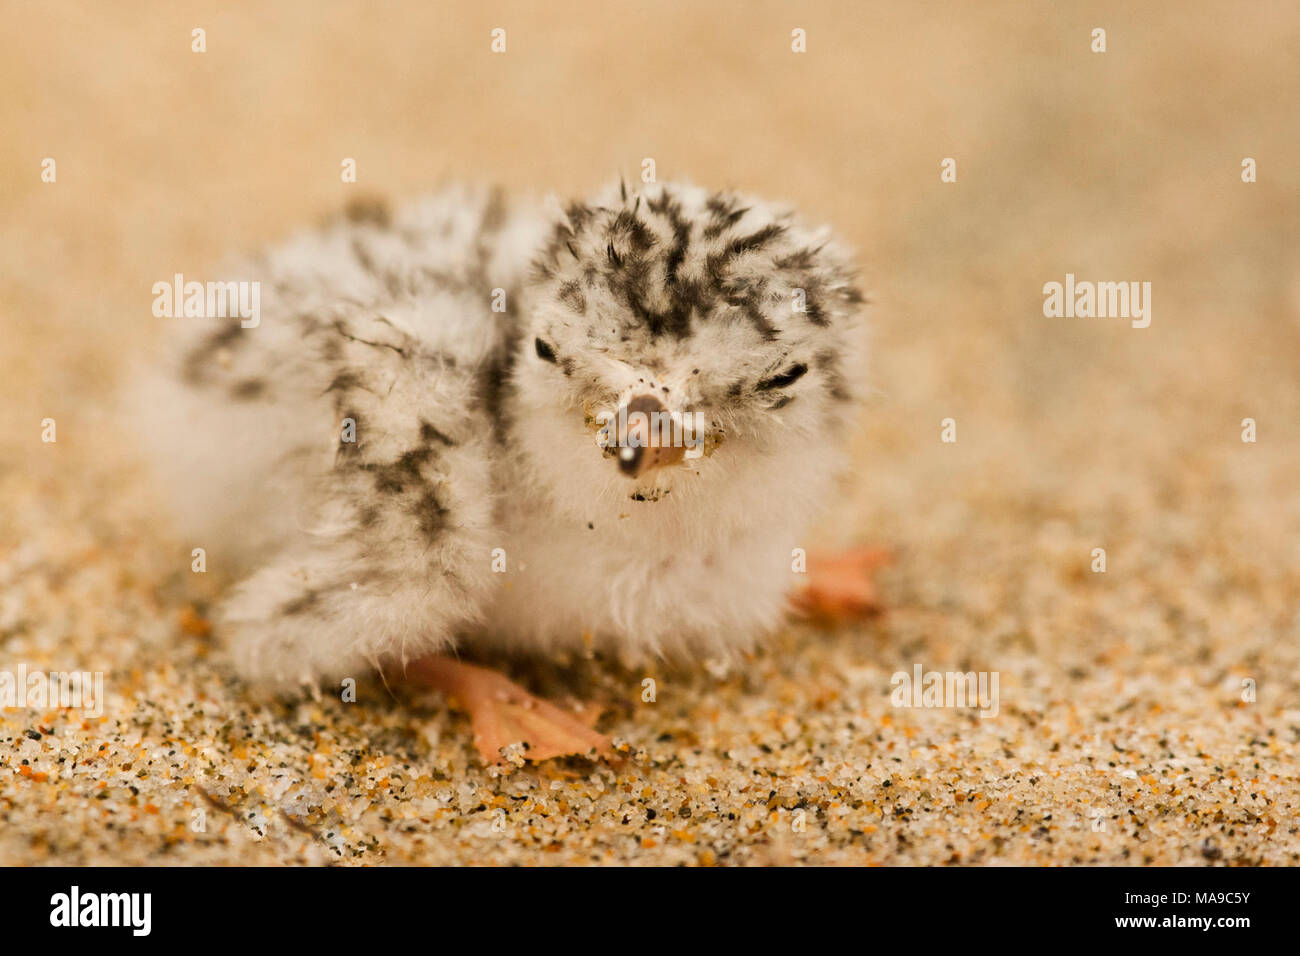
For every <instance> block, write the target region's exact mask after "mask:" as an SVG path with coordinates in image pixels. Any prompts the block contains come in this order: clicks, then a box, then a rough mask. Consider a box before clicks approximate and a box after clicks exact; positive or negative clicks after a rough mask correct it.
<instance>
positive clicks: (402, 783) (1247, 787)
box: [0, 0, 1300, 864]
mask: <svg viewBox="0 0 1300 956" xmlns="http://www.w3.org/2000/svg"><path fill="white" fill-rule="evenodd" d="M1141 7H1142V9H1140V10H1135V9H1133V5H1131V4H1124V3H1113V4H1068V5H1065V4H1032V3H1003V4H995V3H981V4H967V3H953V4H902V3H898V4H890V5H884V4H860V3H814V4H807V5H792V4H786V3H755V2H745V3H737V2H729V3H689V2H656V3H654V4H644V3H601V4H597V3H588V4H582V3H567V2H547V3H544V4H542V3H494V4H477V3H456V4H442V3H439V4H422V3H410V4H395V3H394V4H375V3H312V2H302V3H288V2H284V3H276V4H274V5H265V6H263V5H254V4H251V3H250V4H231V3H225V2H223V3H215V2H214V3H192V4H181V5H174V4H165V3H140V4H130V3H126V4H113V5H107V4H93V3H84V4H73V3H59V4H51V3H35V2H32V3H25V2H13V0H6V2H3V3H0V52H2V54H3V55H0V130H2V131H3V136H0V224H2V227H0V317H2V318H3V329H4V336H3V340H2V341H0V369H3V372H2V373H0V399H2V400H3V407H4V409H5V414H4V415H3V416H0V500H2V501H3V505H2V506H0V507H2V508H3V513H2V514H0V668H5V667H13V666H15V665H16V663H17V662H19V661H23V662H27V664H28V666H29V667H37V666H44V667H57V668H73V667H76V668H81V669H86V668H91V669H96V668H97V669H104V670H106V671H107V672H108V678H107V680H108V683H109V686H110V693H111V696H110V701H109V707H108V710H107V711H106V715H105V719H104V720H103V721H98V722H96V721H83V720H82V719H81V717H80V715H77V714H74V713H70V712H61V711H51V712H47V713H37V712H32V711H26V710H15V709H10V710H7V711H4V712H3V713H0V810H2V812H3V814H4V818H5V820H6V821H7V823H8V824H9V825H7V826H5V827H4V828H2V830H3V833H2V835H0V859H4V860H6V861H10V862H15V861H18V862H40V861H52V860H59V861H63V862H77V861H85V860H94V861H102V862H112V861H118V862H139V861H161V862H168V861H170V862H198V861H204V862H219V861H244V862H275V861H297V862H330V861H335V860H345V861H349V862H352V861H360V862H411V861H413V862H459V861H471V862H483V861H493V860H499V861H507V860H509V861H520V862H548V863H561V862H611V861H621V860H627V861H632V862H640V863H664V862H703V863H710V862H732V863H749V862H771V861H777V862H782V861H790V862H793V861H808V862H868V861H872V862H885V863H890V862H903V863H940V862H951V863H971V862H976V863H987V862H994V861H999V862H1003V861H1005V862H1057V863H1071V862H1106V863H1143V862H1160V863H1196V864H1202V863H1225V862H1227V863H1232V862H1236V863H1261V862H1263V863H1284V864H1295V863H1297V862H1300V838H1298V837H1297V824H1296V818H1297V811H1298V810H1300V767H1298V765H1297V761H1296V759H1295V754H1296V748H1297V746H1298V741H1300V493H1298V492H1297V481H1298V479H1297V475H1300V414H1298V413H1300V374H1298V373H1300V117H1298V116H1297V112H1296V104H1297V103H1300V71H1297V70H1296V63H1297V62H1300V10H1297V8H1296V7H1295V5H1294V4H1292V3H1289V2H1277V3H1265V2H1260V3H1249V4H1240V3H1230V2H1222V3H1183V2H1179V3H1174V2H1170V3H1152V4H1142V5H1141ZM195 27H202V28H204V29H205V30H206V31H207V52H206V53H204V54H195V53H192V52H191V49H190V45H191V30H192V29H193V28H195ZM494 27H504V28H505V29H506V30H507V43H508V52H507V53H505V54H504V55H493V54H492V53H491V52H490V51H489V41H490V36H489V34H490V31H491V29H492V28H494ZM795 27H800V28H803V29H804V30H806V31H807V36H808V41H807V43H808V52H807V53H806V54H802V55H796V54H793V53H791V51H790V33H791V30H792V29H793V28H795ZM1094 27H1103V28H1105V29H1106V31H1107V44H1108V52H1106V53H1105V54H1095V53H1093V52H1091V50H1090V42H1091V40H1090V33H1091V31H1092V29H1093V28H1094ZM349 156H350V157H355V158H356V160H357V164H358V173H359V180H360V182H359V184H358V185H357V186H349V185H345V184H343V183H341V182H340V178H339V163H340V161H341V159H342V158H343V157H349ZM647 156H649V157H653V158H654V159H655V160H656V163H657V168H658V176H659V178H660V180H667V179H672V178H689V179H693V180H695V181H697V182H701V183H705V184H709V185H716V186H735V187H738V188H741V189H745V190H751V191H755V192H760V193H764V194H767V195H770V196H773V197H780V198H786V199H789V200H792V201H794V202H795V203H797V204H798V205H800V206H801V207H802V208H803V209H804V210H805V211H806V212H807V213H808V214H809V215H810V216H813V217H816V218H820V219H823V220H826V221H829V222H831V223H833V224H834V225H835V226H836V228H837V229H838V230H839V231H840V232H841V233H842V234H844V235H845V236H846V238H847V239H848V240H849V241H850V242H851V243H852V244H854V245H855V246H856V248H857V249H858V250H860V259H861V264H862V267H863V272H864V284H865V285H866V286H867V287H868V288H869V289H870V290H871V292H872V297H873V300H874V303H875V306H874V322H875V342H876V348H875V353H874V365H873V367H872V368H871V369H870V370H867V369H864V370H863V374H864V375H867V374H870V377H871V380H872V382H873V384H874V386H875V389H876V392H877V395H878V398H877V400H876V402H875V404H874V407H873V408H872V409H871V412H870V414H869V416H868V417H867V419H866V420H865V422H864V428H863V430H862V433H861V436H860V448H859V458H858V461H859V467H858V469H857V473H856V475H855V476H854V480H853V482H852V483H851V485H850V486H849V487H848V488H847V489H846V496H845V499H844V501H843V502H842V503H840V505H839V506H838V508H837V513H836V520H835V523H834V527H835V529H836V533H837V534H838V535H839V536H840V537H841V538H843V539H845V540H856V541H863V542H867V543H871V544H888V545H891V546H893V547H895V548H897V549H898V551H899V560H898V562H897V563H896V564H895V565H894V567H893V568H891V569H890V570H889V572H888V573H887V574H886V575H885V577H884V581H883V589H884V594H885V597H886V600H887V602H888V604H889V605H890V608H891V610H890V612H889V613H888V615H887V616H886V617H885V618H883V619H881V620H879V621H876V622H874V623H872V624H870V625H869V626H867V627H865V628H863V629H862V630H861V631H860V632H857V633H847V634H839V635H836V636H833V637H825V636H821V635H817V634H814V633H811V632H804V631H800V630H797V629H795V630H792V631H791V633H790V634H789V635H787V637H786V638H784V639H783V640H782V641H781V642H779V643H778V645H777V646H776V647H775V648H774V650H773V651H771V652H769V653H766V654H764V655H760V656H759V657H758V658H757V659H756V660H755V661H753V662H752V667H751V669H750V670H749V671H748V672H747V673H744V674H739V675H737V674H732V675H725V676H717V675H711V674H709V673H707V672H705V671H703V670H702V671H701V672H700V673H698V674H694V675H690V674H688V675H672V676H666V677H665V678H664V679H665V681H666V687H667V688H668V689H667V690H666V691H664V692H661V699H660V702H659V703H658V704H656V705H653V706H648V705H642V704H641V703H640V702H639V690H640V687H639V681H640V679H641V677H642V675H640V674H623V673H620V672H619V671H618V670H617V669H616V668H613V667H612V665H610V666H604V665H601V664H600V663H599V662H597V663H596V664H594V665H590V670H591V671H592V672H591V673H590V674H587V675H586V676H585V677H584V678H583V679H582V680H583V683H580V684H579V685H578V688H577V689H578V690H580V691H583V692H585V693H587V694H592V693H593V690H592V688H593V687H595V688H599V689H600V691H601V692H603V693H604V695H605V696H606V697H610V698H614V699H620V700H625V701H626V702H627V703H626V705H625V706H624V707H622V708H621V709H619V708H616V709H615V713H614V714H613V716H612V717H611V718H609V720H610V723H609V724H608V729H609V730H610V732H611V733H614V734H615V735H616V736H620V737H621V738H623V739H625V740H627V741H628V744H629V748H630V752H632V753H634V754H636V757H635V759H633V760H630V761H629V762H628V763H627V764H626V765H625V766H624V767H622V768H621V769H610V768H605V767H596V768H592V767H591V766H590V765H586V764H582V763H578V764H575V765H572V766H570V765H564V766H553V767H542V768H540V769H536V770H534V769H529V770H526V771H521V772H520V773H517V774H515V775H513V776H511V777H509V778H505V779H501V778H497V777H494V776H492V775H490V774H488V773H485V772H483V771H482V770H481V769H479V768H478V767H477V766H476V764H475V763H474V762H473V761H472V759H471V758H470V755H469V751H470V748H469V743H468V729H467V727H466V725H465V724H464V722H463V721H461V720H460V719H459V718H456V717H449V716H448V715H447V714H446V713H445V709H444V708H443V707H442V706H441V705H440V703H439V702H438V701H423V702H421V701H412V700H410V699H409V698H403V699H402V700H400V701H398V700H395V699H393V698H391V697H389V696H388V695H387V693H386V692H385V691H384V690H383V689H382V687H379V686H378V685H376V687H374V688H369V689H368V690H370V691H373V693H371V694H370V696H369V697H367V696H365V695H363V699H362V703H361V704H359V705H354V706H352V707H350V708H349V707H344V706H342V705H338V704H332V703H331V702H330V701H329V700H326V701H325V702H323V703H316V702H313V701H311V700H310V699H304V700H302V701H299V702H291V703H288V704H285V703H278V704H263V703H254V702H252V701H251V700H249V699H248V698H247V697H246V695H245V694H244V692H243V690H242V689H241V688H240V687H239V686H238V684H236V683H235V682H233V681H232V680H231V679H230V678H229V676H228V674H227V673H226V672H225V670H224V669H223V668H222V665H221V663H220V655H219V648H218V646H217V645H215V644H213V643H212V642H211V641H210V639H209V636H208V635H206V634H205V627H204V624H203V622H202V620H201V613H202V609H203V606H204V605H203V601H204V600H205V599H206V597H207V595H205V594H204V593H202V591H201V590H200V589H199V588H198V586H197V585H195V584H194V582H193V578H194V577H195V576H192V575H189V573H188V562H189V557H188V555H189V548H190V546H191V545H190V544H188V543H185V542H178V541H176V540H175V539H174V538H171V537H169V532H168V530H167V529H166V528H165V527H159V526H158V524H157V522H156V521H155V520H154V518H153V515H152V507H151V506H152V500H153V496H152V493H151V492H150V491H149V487H148V478H147V476H146V475H144V474H143V473H142V472H141V471H140V470H139V468H138V466H137V464H136V462H135V460H134V452H133V451H132V441H133V439H132V435H131V423H130V422H123V421H120V420H118V419H117V418H116V417H114V416H113V415H112V414H110V411H109V410H110V409H111V404H110V401H111V396H112V393H113V389H114V388H115V386H116V384H117V383H118V382H120V381H121V378H122V376H123V374H124V369H125V368H126V367H127V363H128V362H130V361H131V360H133V359H134V358H136V357H137V356H139V355H140V354H141V351H142V350H143V349H145V348H146V347H147V345H148V344H149V343H150V342H153V341H155V340H156V338H157V336H159V335H160V334H162V333H163V332H164V331H165V322H166V320H158V319H154V318H153V317H152V316H151V314H150V305H151V302H152V295H151V293H150V286H151V285H152V284H153V283H154V282H155V281H158V280H159V279H166V278H168V277H170V276H171V275H172V274H173V273H174V272H183V273H185V274H186V275H187V277H188V276H191V275H192V276H195V277H198V276H203V275H206V274H208V273H210V272H211V271H212V270H213V269H215V268H217V267H218V266H219V265H220V264H221V263H222V262H223V261H225V260H226V259H227V258H228V257H230V256H232V255H235V254H238V253H241V252H243V251H246V250H247V249H249V248H253V247H256V246H258V245H261V244H264V243H266V242H269V241H273V240H275V239H277V238H279V237H281V236H284V235H285V234H287V233H288V232H289V231H291V230H293V229H295V228H297V227H299V226H301V225H304V224H310V223H312V222H315V221H318V220H320V219H321V218H322V217H324V216H325V215H327V214H329V213H331V212H333V211H334V210H336V209H337V208H338V207H339V206H340V205H341V204H342V203H343V202H345V201H346V200H347V199H348V198H350V197H351V196H352V195H354V194H355V193H354V192H353V191H354V190H359V189H361V190H365V191H366V192H368V193H374V192H381V193H384V194H388V195H390V196H393V197H397V198H400V197H403V196H407V195H414V194H418V193H420V192H422V191H425V190H428V189H430V188H433V187H435V186H436V185H438V184H439V183H441V182H443V181H446V180H448V179H454V178H474V179H479V178H486V179H492V180H496V181H499V182H501V183H503V184H505V185H507V186H509V187H511V188H514V189H518V190H523V191H528V192H536V193H544V192H546V191H548V190H555V191H557V192H559V193H560V194H561V195H567V194H570V193H573V194H579V193H582V192H585V191H587V190H588V189H590V188H591V187H592V186H594V185H597V184H599V183H602V182H604V181H605V180H607V179H608V178H610V177H611V176H612V175H614V174H615V173H617V172H618V171H619V170H622V171H624V172H626V173H627V174H628V175H629V176H636V175H637V173H638V171H639V169H640V164H641V160H642V158H643V157H647ZM1247 156H1249V157H1253V158H1254V159H1255V160H1257V162H1258V176H1259V181H1258V182H1257V183H1254V184H1249V185H1248V184H1243V183H1242V181H1241V178H1240V171H1241V161H1242V158H1243V157H1247ZM45 157H53V158H55V160H56V161H57V173H58V181H57V183H55V184H44V183H42V182H41V179H40V173H41V160H42V159H43V158H45ZM944 157H954V158H955V159H956V160H957V169H958V182H957V183H955V184H943V183H941V182H940V179H939V164H940V161H941V160H942V159H943V158H944ZM1066 272H1073V273H1075V274H1076V275H1077V276H1078V277H1079V278H1080V279H1095V280H1115V281H1119V280H1136V281H1149V282H1151V283H1152V284H1153V295H1152V301H1153V319H1152V323H1151V327H1150V328H1148V329H1145V330H1136V329H1132V328H1130V327H1129V324H1128V322H1127V321H1124V320H1117V319H1048V318H1044V316H1043V314H1042V302H1043V297H1042V292H1041V289H1042V286H1043V284H1044V283H1045V282H1049V281H1062V280H1063V278H1064V275H1065V273H1066ZM949 416H951V417H952V418H954V419H955V420H956V421H957V428H958V442H957V444H955V445H946V444H941V443H940V441H939V423H940V421H941V419H943V418H945V417H949ZM47 417H50V418H54V419H56V421H57V423H58V426H57V427H58V442H57V444H54V445H49V444H43V443H42V442H41V441H40V422H41V420H42V419H44V418H47ZM1245 417H1252V418H1254V419H1255V420H1256V421H1257V423H1258V429H1259V441H1258V442H1257V443H1256V444H1245V443H1243V442H1242V441H1241V440H1240V431H1241V425H1240V423H1241V420H1242V419H1243V418H1245ZM1095 547H1104V548H1106V550H1107V553H1108V565H1109V569H1108V571H1107V573H1105V574H1093V573H1092V572H1091V571H1090V570H1089V564H1090V561H1091V555H1090V552H1091V550H1092V549H1093V548H1095ZM205 583H206V582H205ZM191 605H193V608H197V611H195V610H193V609H191V610H186V609H187V608H190V607H191ZM914 663H921V664H923V665H924V666H925V667H926V668H928V669H954V668H961V669H963V670H965V669H976V670H996V671H999V672H1000V674H1001V681H1002V683H1001V694H1002V712H1001V714H1000V716H999V717H998V718H997V719H995V720H985V721H981V720H979V719H978V718H972V717H970V715H969V714H968V713H966V712H955V711H908V710H896V709H893V708H891V707H890V705H889V699H888V695H889V675H890V674H892V673H893V672H894V671H896V670H909V671H910V669H911V667H912V665H913V664H914ZM557 666H558V667H559V668H560V672H561V673H563V669H564V668H563V662H560V664H559V665H557ZM583 666H584V668H587V667H588V665H586V664H584V665H583ZM553 676H554V675H552V677H553ZM1243 679H1249V680H1253V681H1255V683H1256V687H1257V695H1258V697H1257V700H1255V701H1254V702H1249V703H1248V702H1244V701H1242V699H1241V696H1242V693H1241V686H1242V681H1243ZM539 686H540V685H539ZM595 696H600V694H595ZM760 781H761V783H760ZM769 791H770V793H769ZM205 794H206V796H205ZM195 808H206V812H207V813H208V821H207V826H206V829H205V830H203V831H196V830H194V828H193V827H192V826H191V823H192V816H193V812H194V810H195ZM493 808H496V809H504V810H506V811H507V812H508V814H509V815H510V827H509V828H508V830H507V833H506V835H505V836H503V835H502V834H501V833H497V832H494V831H491V830H490V829H485V827H486V824H487V822H488V821H487V818H486V816H485V814H487V813H490V812H494V810H493ZM654 808H657V811H656V812H655V813H654V814H653V817H652V816H651V814H649V813H647V812H646V811H647V809H654ZM798 809H802V810H804V811H805V813H806V815H807V819H808V823H807V830H806V831H805V832H794V831H792V828H791V825H790V819H791V814H792V813H794V812H795V811H796V810H798ZM683 811H690V812H683ZM1098 821H1102V822H1103V823H1104V827H1098V826H1097V822H1098Z"/></svg>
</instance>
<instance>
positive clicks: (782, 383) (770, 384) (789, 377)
mask: <svg viewBox="0 0 1300 956" xmlns="http://www.w3.org/2000/svg"><path fill="white" fill-rule="evenodd" d="M807 371H808V366H807V365H804V364H803V362H799V363H798V364H795V365H791V366H790V367H789V368H788V369H786V370H785V371H784V372H782V373H781V374H780V375H773V376H772V377H771V378H765V379H763V381H761V382H759V383H758V391H760V392H768V391H771V390H772V389H774V388H785V387H786V386H787V385H791V384H793V383H794V382H796V381H798V380H799V379H800V378H801V377H802V376H803V374H804V373H805V372H807Z"/></svg>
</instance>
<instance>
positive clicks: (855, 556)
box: [790, 548, 894, 627]
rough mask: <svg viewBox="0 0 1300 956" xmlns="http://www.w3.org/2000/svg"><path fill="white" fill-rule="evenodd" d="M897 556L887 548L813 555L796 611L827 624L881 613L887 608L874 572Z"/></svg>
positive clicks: (798, 593) (792, 600) (796, 599)
mask: <svg viewBox="0 0 1300 956" xmlns="http://www.w3.org/2000/svg"><path fill="white" fill-rule="evenodd" d="M893 559H894V555H893V552H891V551H888V550H886V549H883V548H852V549H849V550H846V551H840V552H827V553H814V554H810V555H809V556H808V572H807V575H808V581H807V583H806V584H805V585H804V586H803V587H802V588H801V589H800V590H798V591H796V592H795V593H794V594H793V595H791V598H790V603H791V605H792V606H793V608H794V611H795V613H797V614H799V615H800V616H802V617H805V618H807V619H809V620H810V621H812V622H813V623H815V624H818V625H821V626H826V627H830V626H835V625H837V624H846V623H851V622H853V621H860V620H862V619H863V618H866V617H870V616H872V615H874V614H879V613H880V612H881V611H883V610H884V608H883V606H882V605H881V603H880V599H879V596H878V595H877V593H876V583H875V579H874V575H875V572H876V570H877V569H878V568H881V567H883V566H884V565H887V564H889V563H890V562H892V561H893Z"/></svg>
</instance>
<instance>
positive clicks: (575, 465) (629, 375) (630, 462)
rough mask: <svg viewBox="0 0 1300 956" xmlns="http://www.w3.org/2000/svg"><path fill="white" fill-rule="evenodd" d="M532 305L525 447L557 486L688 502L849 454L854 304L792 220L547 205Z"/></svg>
mask: <svg viewBox="0 0 1300 956" xmlns="http://www.w3.org/2000/svg"><path fill="white" fill-rule="evenodd" d="M527 302H528V305H527V308H526V309H525V311H524V314H525V316H526V318H525V320H524V329H523V334H522V337H521V339H520V353H519V354H518V355H517V357H516V362H515V371H514V380H515V386H516V392H517V396H518V398H519V405H518V414H519V415H520V416H521V417H522V418H524V419H525V420H524V421H523V422H521V423H520V425H521V426H522V427H521V428H519V429H518V436H517V437H518V439H519V440H520V441H522V442H524V443H525V444H526V446H527V447H526V448H525V449H524V450H525V452H526V454H527V455H528V456H529V458H530V459H531V461H532V464H533V466H534V471H536V472H538V473H539V474H540V476H541V477H543V478H544V479H547V480H549V481H550V482H551V483H552V484H555V485H557V486H563V487H564V488H565V489H567V490H569V491H573V492H575V493H588V494H591V493H596V494H600V495H607V496H609V497H610V498H611V500H615V499H616V500H619V501H624V500H626V499H629V498H630V499H631V500H633V501H654V502H662V501H666V500H668V498H669V495H670V494H671V495H676V498H675V500H677V501H681V500H683V499H684V498H689V497H691V496H692V495H693V494H695V493H696V491H697V490H698V489H699V488H701V487H709V486H712V487H714V488H715V489H718V488H721V487H725V486H726V485H727V484H728V483H729V482H730V483H735V482H739V481H747V480H749V481H752V480H753V479H754V476H755V475H757V474H760V473H762V472H764V471H770V470H772V469H786V470H787V471H789V470H790V469H793V471H794V472H799V471H800V470H801V469H799V468H798V467H795V465H794V461H795V458H796V456H799V455H804V456H806V455H808V454H809V452H811V453H812V454H813V456H814V458H820V457H821V456H820V455H818V454H817V452H818V451H829V450H832V449H837V448H838V447H839V446H841V445H842V444H843V441H844V435H843V429H844V425H845V422H846V420H847V419H848V418H849V416H850V413H851V411H852V406H853V400H854V398H855V394H854V392H855V382H856V381H857V380H858V379H859V378H860V371H861V369H860V363H861V361H862V353H861V349H860V345H861V343H860V335H859V332H860V321H859V312H860V310H861V302H862V297H861V295H860V293H859V292H858V291H857V289H856V287H855V286H854V284H853V274H852V271H851V269H850V267H849V264H848V259H847V256H846V255H845V254H844V253H843V252H842V251H841V250H840V248H839V247H838V246H837V245H836V244H835V243H834V241H832V239H831V237H830V236H829V234H828V233H827V232H825V231H815V230H812V229H809V228H807V227H805V226H804V225H803V224H801V223H800V222H799V221H798V220H797V218H796V217H795V216H794V215H793V214H792V213H791V212H790V211H788V210H785V209H783V208H781V207H778V206H774V205H772V204H770V203H767V202H763V201H761V200H757V199H754V198H752V197H746V196H738V195H733V194H730V193H710V192H708V191H706V190H704V189H700V188H697V187H690V186H673V185H663V186H660V185H650V186H646V187H644V188H643V189H642V190H640V191H634V190H632V189H630V188H628V187H625V186H623V185H621V184H618V185H615V186H613V187H611V188H610V189H608V190H607V191H606V192H605V193H603V194H602V195H599V196H596V197H594V198H592V199H591V200H589V201H586V202H574V203H571V204H569V205H568V206H567V207H564V208H562V209H560V208H557V209H556V210H555V222H554V224H553V228H552V229H551V232H550V234H549V238H548V241H547V243H546V245H545V248H544V249H543V250H542V251H541V252H540V254H539V255H538V257H537V259H536V261H535V264H534V269H533V274H532V277H531V280H530V286H529V289H528V295H527Z"/></svg>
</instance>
